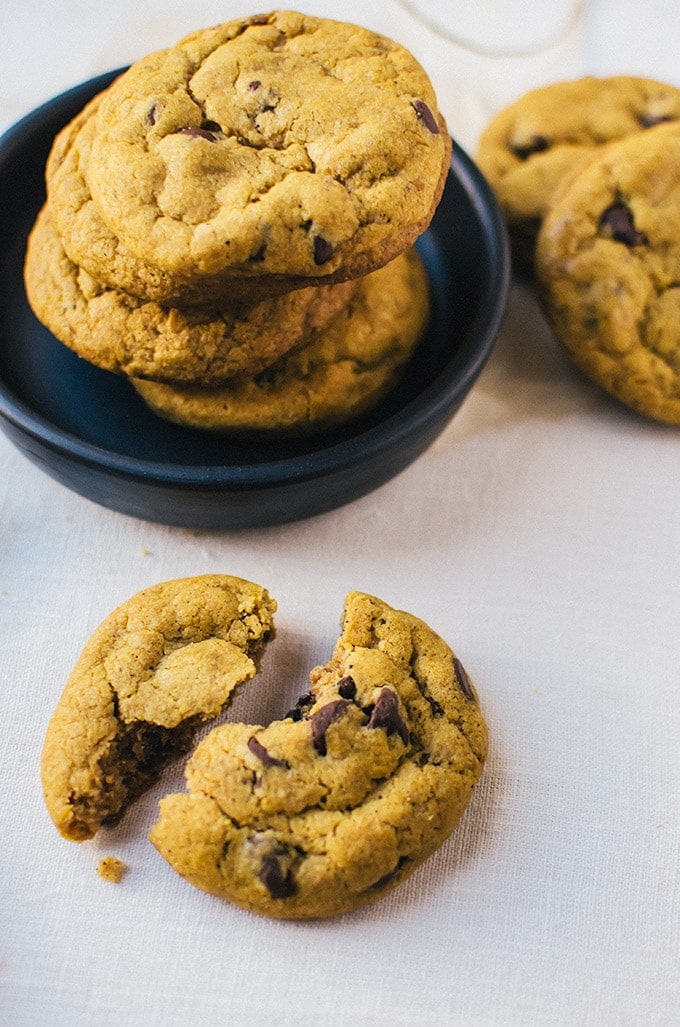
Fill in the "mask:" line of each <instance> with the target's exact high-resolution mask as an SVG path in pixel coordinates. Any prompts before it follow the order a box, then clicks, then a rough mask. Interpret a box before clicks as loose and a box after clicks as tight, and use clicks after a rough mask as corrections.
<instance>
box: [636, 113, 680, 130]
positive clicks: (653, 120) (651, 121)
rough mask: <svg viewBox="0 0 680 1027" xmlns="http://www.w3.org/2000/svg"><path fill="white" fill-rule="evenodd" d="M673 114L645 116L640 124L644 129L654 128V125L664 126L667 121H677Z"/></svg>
mask: <svg viewBox="0 0 680 1027" xmlns="http://www.w3.org/2000/svg"><path fill="white" fill-rule="evenodd" d="M675 120H676V118H675V116H674V115H673V114H643V115H642V116H641V118H640V124H641V125H642V127H643V128H653V127H654V125H662V124H663V123H664V122H665V121H675Z"/></svg>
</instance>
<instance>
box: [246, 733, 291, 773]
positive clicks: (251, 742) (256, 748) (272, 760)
mask: <svg viewBox="0 0 680 1027" xmlns="http://www.w3.org/2000/svg"><path fill="white" fill-rule="evenodd" d="M248 748H249V750H250V751H251V752H252V754H253V756H256V757H257V759H258V760H259V761H260V763H262V764H264V766H265V767H285V768H286V770H288V769H289V767H290V764H289V763H288V762H287V761H286V760H279V759H277V758H276V756H271V755H270V753H269V752H268V750H267V749H265V747H264V745H262V742H259V741H258V740H257V738H256V737H255V735H251V737H250V738H249V739H248Z"/></svg>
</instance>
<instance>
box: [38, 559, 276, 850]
mask: <svg viewBox="0 0 680 1027" xmlns="http://www.w3.org/2000/svg"><path fill="white" fill-rule="evenodd" d="M275 610H276V603H275V601H274V600H273V599H271V598H270V596H269V594H268V592H267V591H266V589H264V588H261V587H260V586H259V585H255V584H253V583H252V582H249V581H245V580H243V579H241V578H236V577H232V576H229V575H222V574H208V575H201V576H198V577H192V578H180V579H176V580H173V581H167V582H163V583H161V584H159V585H154V586H152V587H151V588H148V589H145V590H144V591H142V592H140V593H138V594H137V595H135V596H133V597H132V598H131V599H129V600H128V601H127V602H125V603H123V604H122V605H121V606H119V607H118V608H117V609H116V610H114V611H113V612H112V613H111V614H110V615H109V616H108V617H107V618H106V619H105V620H104V621H103V622H102V623H101V624H100V626H99V627H98V628H97V629H96V631H95V632H94V634H93V635H92V636H91V638H90V639H89V641H88V643H87V645H86V646H85V648H84V650H83V652H82V654H81V656H80V658H79V660H78V662H77V663H76V665H75V667H74V669H73V671H72V673H71V675H70V677H69V679H68V681H67V683H66V686H65V688H64V692H63V694H62V696H61V699H60V701H59V703H58V705H57V707H56V709H55V711H54V714H53V716H52V718H51V720H50V723H49V726H48V729H47V734H46V738H45V743H44V747H43V753H42V764H41V771H42V784H43V793H44V797H45V804H46V806H47V809H48V812H49V814H50V816H51V818H52V820H53V821H54V823H55V825H56V827H57V828H58V829H59V831H60V832H61V834H62V835H64V837H66V838H69V839H71V840H73V841H83V840H85V839H87V838H92V837H93V836H94V835H95V834H96V833H97V831H98V830H99V828H100V827H101V826H102V825H103V824H108V823H112V822H115V821H116V820H117V819H118V818H119V817H120V816H121V815H122V814H123V813H124V812H125V810H126V809H127V807H128V806H129V805H130V803H132V802H133V801H134V800H135V799H136V798H138V796H139V795H140V794H141V793H142V792H143V791H144V790H145V789H146V788H148V787H149V786H150V785H151V784H152V783H153V782H154V781H155V780H156V778H157V777H158V775H159V773H160V771H161V770H162V768H163V767H164V766H165V764H166V762H167V761H168V760H169V759H170V758H171V757H172V756H175V755H178V754H181V753H184V752H187V751H188V750H189V749H190V747H191V744H192V741H193V738H194V735H195V732H196V730H197V729H198V727H200V725H201V724H203V723H204V722H205V721H206V720H209V719H211V718H213V717H215V716H217V714H219V713H220V711H221V710H222V709H223V708H224V706H225V705H226V703H227V702H228V701H229V699H230V698H231V696H232V694H233V692H234V689H236V688H237V687H238V685H240V684H242V683H243V682H245V681H248V680H249V679H250V678H252V677H253V675H254V674H255V673H256V671H257V669H258V665H259V660H260V658H261V656H262V653H263V651H264V646H265V644H266V642H267V640H268V639H269V638H271V637H272V636H273V633H274V626H273V615H274V612H275Z"/></svg>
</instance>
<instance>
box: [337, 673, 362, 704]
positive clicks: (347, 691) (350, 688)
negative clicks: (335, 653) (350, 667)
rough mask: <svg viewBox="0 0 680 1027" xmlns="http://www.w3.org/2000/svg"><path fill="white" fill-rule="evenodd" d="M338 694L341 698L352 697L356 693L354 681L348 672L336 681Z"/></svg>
mask: <svg viewBox="0 0 680 1027" xmlns="http://www.w3.org/2000/svg"><path fill="white" fill-rule="evenodd" d="M338 694H339V695H341V696H342V698H343V699H353V698H354V696H355V695H356V694H357V686H356V682H355V681H354V678H353V677H351V676H350V675H349V674H346V675H345V677H344V678H340V680H339V681H338Z"/></svg>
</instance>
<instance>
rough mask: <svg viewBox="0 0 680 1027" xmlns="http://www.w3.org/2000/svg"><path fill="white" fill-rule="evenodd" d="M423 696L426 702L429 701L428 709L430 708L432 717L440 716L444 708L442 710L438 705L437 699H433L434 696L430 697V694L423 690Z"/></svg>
mask: <svg viewBox="0 0 680 1027" xmlns="http://www.w3.org/2000/svg"><path fill="white" fill-rule="evenodd" d="M423 697H424V698H425V699H426V700H427V702H428V703H429V705H430V709H431V710H432V716H433V717H442V716H443V715H444V710H443V709H442V708H441V706H440V705H439V703H438V702H437V700H436V699H434V698H433V697H432V696H431V695H430V694H429V693H427V692H423Z"/></svg>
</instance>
